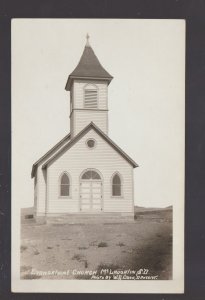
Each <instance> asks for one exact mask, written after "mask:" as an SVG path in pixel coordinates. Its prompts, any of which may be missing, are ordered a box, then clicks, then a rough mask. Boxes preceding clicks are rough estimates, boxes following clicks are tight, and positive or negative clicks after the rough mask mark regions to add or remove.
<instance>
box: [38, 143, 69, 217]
mask: <svg viewBox="0 0 205 300" xmlns="http://www.w3.org/2000/svg"><path fill="white" fill-rule="evenodd" d="M68 141H69V139H66V140H65V141H63V142H62V144H61V145H60V146H58V147H57V148H56V151H58V150H59V149H61V148H62V147H63V146H64V145H65V144H66V143H67V142H68ZM54 153H55V151H52V152H51V153H50V155H49V157H52V155H53V154H54ZM47 159H48V157H46V159H43V160H42V161H41V163H39V164H38V168H37V183H36V185H37V191H36V205H35V210H36V215H37V216H40V215H44V214H45V211H46V184H45V183H46V171H45V170H44V171H43V170H42V165H43V164H44V162H45V161H46V160H47Z"/></svg>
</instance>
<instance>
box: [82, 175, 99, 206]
mask: <svg viewBox="0 0 205 300" xmlns="http://www.w3.org/2000/svg"><path fill="white" fill-rule="evenodd" d="M80 211H82V212H97V211H99V212H100V211H102V180H101V177H100V175H99V174H98V173H97V172H96V171H94V170H88V171H86V172H85V173H84V174H83V175H82V177H81V182H80Z"/></svg>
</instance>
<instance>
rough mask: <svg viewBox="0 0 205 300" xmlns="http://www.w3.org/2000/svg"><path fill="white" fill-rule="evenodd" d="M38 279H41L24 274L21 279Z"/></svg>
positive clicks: (38, 276) (34, 275)
mask: <svg viewBox="0 0 205 300" xmlns="http://www.w3.org/2000/svg"><path fill="white" fill-rule="evenodd" d="M39 278H41V276H40V275H36V274H25V275H24V276H23V279H39Z"/></svg>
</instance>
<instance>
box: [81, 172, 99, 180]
mask: <svg viewBox="0 0 205 300" xmlns="http://www.w3.org/2000/svg"><path fill="white" fill-rule="evenodd" d="M82 179H85V180H89V179H95V180H99V179H101V178H100V175H99V174H98V173H97V172H96V171H94V170H88V171H86V172H85V173H84V174H83V176H82Z"/></svg>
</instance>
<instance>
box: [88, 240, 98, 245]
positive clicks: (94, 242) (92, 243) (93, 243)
mask: <svg viewBox="0 0 205 300" xmlns="http://www.w3.org/2000/svg"><path fill="white" fill-rule="evenodd" d="M96 243H97V241H92V242H91V243H90V244H89V246H96Z"/></svg>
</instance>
